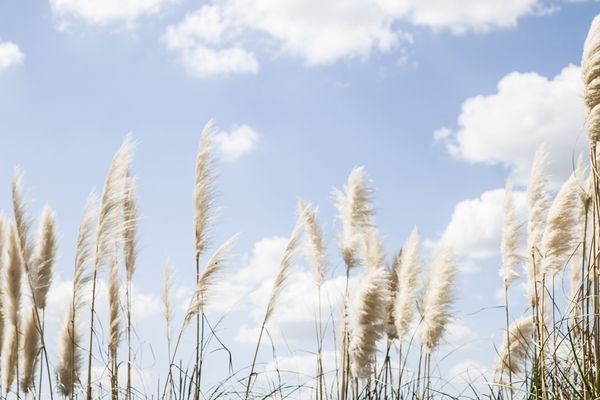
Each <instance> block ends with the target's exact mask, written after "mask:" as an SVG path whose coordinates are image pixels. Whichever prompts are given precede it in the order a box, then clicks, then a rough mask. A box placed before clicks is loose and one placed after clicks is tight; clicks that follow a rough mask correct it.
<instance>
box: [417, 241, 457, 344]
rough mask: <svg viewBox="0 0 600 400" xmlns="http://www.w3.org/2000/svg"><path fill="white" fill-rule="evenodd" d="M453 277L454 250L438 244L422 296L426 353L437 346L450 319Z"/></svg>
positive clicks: (423, 339) (422, 335)
mask: <svg viewBox="0 0 600 400" xmlns="http://www.w3.org/2000/svg"><path fill="white" fill-rule="evenodd" d="M455 275H456V266H455V262H454V251H453V250H452V249H451V248H450V247H448V246H446V245H442V246H441V247H440V248H439V249H437V251H436V252H435V254H434V256H433V260H432V262H431V267H430V269H429V275H428V281H427V287H426V288H425V294H424V297H423V320H422V322H421V343H422V345H423V350H424V351H425V353H427V354H431V353H432V352H433V350H435V348H436V347H437V346H438V344H439V342H440V339H441V338H442V336H443V334H444V331H445V329H446V325H447V323H448V321H449V319H450V305H451V303H452V301H453V299H454V293H453V292H454V278H455Z"/></svg>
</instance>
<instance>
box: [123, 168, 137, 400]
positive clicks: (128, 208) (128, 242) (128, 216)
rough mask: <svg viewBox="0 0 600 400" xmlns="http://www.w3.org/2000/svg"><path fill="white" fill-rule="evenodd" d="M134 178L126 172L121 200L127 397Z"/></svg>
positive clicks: (134, 234)
mask: <svg viewBox="0 0 600 400" xmlns="http://www.w3.org/2000/svg"><path fill="white" fill-rule="evenodd" d="M137 214H138V213H137V201H136V179H135V177H133V176H131V174H130V172H129V171H128V173H127V181H126V194H125V198H124V201H123V226H124V229H123V258H124V263H125V276H126V283H125V301H126V305H127V392H126V394H127V396H126V398H127V399H130V398H131V368H132V354H131V339H132V338H131V282H132V279H133V272H134V271H135V261H136V255H137V254H136V251H137V249H136V241H137V239H136V234H137V222H138V221H137V220H138V215H137Z"/></svg>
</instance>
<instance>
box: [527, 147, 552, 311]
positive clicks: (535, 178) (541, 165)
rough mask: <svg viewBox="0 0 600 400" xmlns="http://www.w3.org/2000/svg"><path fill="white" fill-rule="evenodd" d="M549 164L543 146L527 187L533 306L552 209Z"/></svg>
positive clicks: (536, 153) (528, 240)
mask: <svg viewBox="0 0 600 400" xmlns="http://www.w3.org/2000/svg"><path fill="white" fill-rule="evenodd" d="M547 164H548V153H547V152H546V147H545V146H544V145H543V144H542V145H540V147H538V149H537V150H536V152H535V155H534V157H533V165H532V167H531V174H530V176H529V184H528V186H527V204H528V207H529V218H528V221H527V251H528V252H529V262H528V263H527V278H528V293H529V302H530V304H531V305H532V306H536V305H537V299H538V294H537V290H536V288H537V281H538V277H539V275H540V271H541V259H542V253H541V248H540V247H541V241H542V236H543V234H544V229H545V227H546V218H547V215H548V209H549V208H550V204H551V201H550V195H549V194H548V178H547V176H546V167H547Z"/></svg>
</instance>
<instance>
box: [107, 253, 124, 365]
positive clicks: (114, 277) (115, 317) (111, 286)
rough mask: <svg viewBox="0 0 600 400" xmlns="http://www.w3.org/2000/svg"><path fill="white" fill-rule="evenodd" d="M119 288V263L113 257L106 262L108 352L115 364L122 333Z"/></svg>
mask: <svg viewBox="0 0 600 400" xmlns="http://www.w3.org/2000/svg"><path fill="white" fill-rule="evenodd" d="M120 288H121V282H120V279H119V263H118V262H117V259H116V257H115V258H111V260H110V261H109V262H108V351H109V355H110V358H111V359H112V360H113V362H115V363H116V359H117V348H118V347H119V343H120V341H121V335H122V333H123V327H122V318H121V290H120Z"/></svg>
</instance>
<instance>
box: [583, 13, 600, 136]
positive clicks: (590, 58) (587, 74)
mask: <svg viewBox="0 0 600 400" xmlns="http://www.w3.org/2000/svg"><path fill="white" fill-rule="evenodd" d="M581 72H582V75H583V90H584V92H583V98H584V103H585V107H584V109H585V114H586V125H587V129H588V137H589V139H590V143H591V144H593V145H595V143H596V142H597V141H598V138H600V108H598V105H599V104H600V15H598V16H596V17H595V18H594V20H593V21H592V24H591V26H590V30H589V32H588V35H587V38H586V39H585V43H584V46H583V56H582V59H581Z"/></svg>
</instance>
